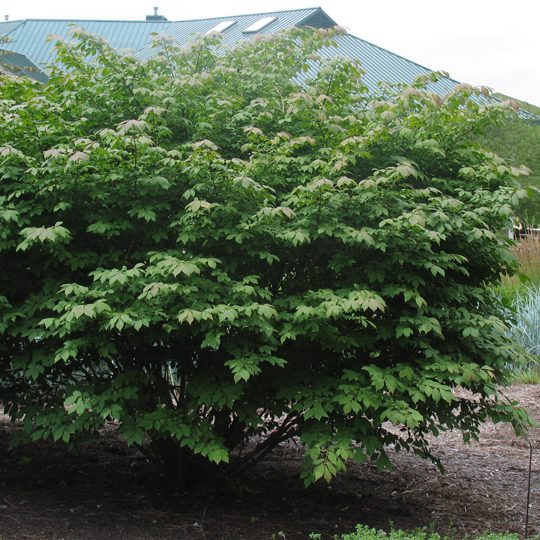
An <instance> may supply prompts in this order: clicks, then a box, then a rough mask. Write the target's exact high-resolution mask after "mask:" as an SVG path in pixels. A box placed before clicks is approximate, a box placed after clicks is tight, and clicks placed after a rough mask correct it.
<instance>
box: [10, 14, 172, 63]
mask: <svg viewBox="0 0 540 540" xmlns="http://www.w3.org/2000/svg"><path fill="white" fill-rule="evenodd" d="M170 24H171V23H170V22H159V21H149V22H146V21H140V22H137V21H86V20H48V19H47V20H44V19H27V20H24V21H9V22H2V23H0V36H1V35H2V34H4V35H7V37H8V39H9V41H8V42H7V43H2V45H1V46H2V48H3V49H7V50H12V51H15V52H17V53H19V54H23V55H25V56H26V57H27V58H28V59H29V60H30V61H31V62H33V63H34V64H36V65H38V66H40V67H41V68H42V69H43V68H45V67H46V65H47V64H50V63H51V62H53V61H54V58H55V51H54V43H53V42H51V41H48V40H47V38H48V37H49V36H60V37H62V38H69V35H70V31H71V30H72V28H73V26H80V27H83V28H84V29H85V30H87V31H88V32H91V33H93V34H98V35H99V36H101V37H103V38H104V39H106V40H107V41H108V42H109V43H110V44H111V45H112V46H113V47H114V48H115V49H132V50H133V52H137V51H139V50H140V49H142V48H143V47H144V46H145V45H146V44H147V43H149V42H150V39H151V33H152V32H161V31H162V30H163V28H164V27H165V26H168V25H170Z"/></svg>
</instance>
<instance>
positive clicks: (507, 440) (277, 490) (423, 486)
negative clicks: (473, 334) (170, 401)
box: [0, 385, 540, 540]
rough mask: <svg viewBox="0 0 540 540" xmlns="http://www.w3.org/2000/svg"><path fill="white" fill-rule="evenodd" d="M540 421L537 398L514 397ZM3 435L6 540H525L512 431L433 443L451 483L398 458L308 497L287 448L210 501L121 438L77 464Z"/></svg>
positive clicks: (536, 512) (523, 445) (108, 434)
mask: <svg viewBox="0 0 540 540" xmlns="http://www.w3.org/2000/svg"><path fill="white" fill-rule="evenodd" d="M507 395H508V396H509V397H510V398H512V399H518V400H519V401H521V403H522V404H523V405H524V406H525V407H526V408H527V409H528V411H529V413H530V414H531V416H533V418H535V419H536V420H537V421H540V386H529V385H515V386H513V387H512V388H510V389H508V391H507ZM7 429H8V426H4V429H2V427H1V426H0V539H1V540H11V539H47V540H53V539H55V540H59V539H65V540H68V539H69V540H71V539H81V540H82V539H92V540H93V539H96V540H102V539H106V540H115V539H130V540H131V539H134V540H139V539H235V540H236V539H271V538H272V537H274V538H281V539H284V538H286V539H288V540H290V539H294V538H307V537H308V534H309V532H320V533H322V538H332V536H333V535H334V534H336V533H339V532H349V531H352V530H353V529H354V526H355V525H356V524H357V523H364V524H367V525H371V526H375V527H381V528H388V527H389V526H391V525H392V524H393V526H394V527H396V528H404V529H414V528H418V527H424V526H427V527H429V528H432V529H434V530H437V531H444V532H447V533H449V534H450V535H451V536H452V537H454V538H464V537H465V536H467V535H473V534H477V533H480V532H486V531H493V532H504V531H513V532H519V533H522V532H523V528H524V523H525V509H526V496H527V474H528V460H529V447H528V443H527V442H526V441H524V440H522V439H516V438H515V437H514V435H513V433H512V431H511V429H510V428H509V427H508V426H499V425H497V426H494V425H491V424H489V425H486V426H485V427H484V428H483V430H482V438H481V441H480V442H479V443H474V444H471V445H464V444H463V442H462V441H461V437H460V435H459V434H458V433H448V434H444V435H443V436H441V437H440V438H439V439H437V440H436V441H435V442H434V448H435V449H436V452H437V455H438V456H439V457H440V458H441V459H442V461H443V464H444V465H445V468H446V473H445V474H444V475H441V474H440V473H439V472H438V471H437V470H436V468H435V467H434V466H433V465H431V464H429V463H427V462H424V461H422V460H420V459H419V458H417V457H415V456H411V455H407V454H403V453H399V454H395V455H393V456H392V458H393V461H394V464H395V469H394V470H392V471H385V472H380V471H377V470H376V468H374V467H373V466H371V465H369V464H365V465H352V466H351V467H350V469H349V471H348V472H347V473H346V474H344V475H342V476H340V477H339V478H337V479H336V480H335V481H334V482H333V483H332V484H330V485H329V486H327V485H322V484H320V485H317V486H314V487H311V488H309V489H305V488H303V485H302V482H301V480H300V479H299V470H300V466H301V462H302V453H301V449H300V448H299V447H297V446H295V445H294V444H293V443H290V444H288V445H286V446H284V447H281V448H279V449H278V451H277V452H275V454H274V455H273V456H271V457H269V458H268V459H267V460H266V461H265V462H263V463H261V464H260V466H258V467H257V468H256V469H255V470H253V471H252V473H251V475H250V476H249V477H248V478H245V479H244V480H243V482H242V484H239V485H238V486H237V487H236V488H234V489H229V490H228V491H224V492H223V493H220V494H218V495H215V496H214V497H212V498H204V499H203V498H194V497H189V496H187V495H185V494H182V493H174V491H171V490H170V489H169V488H165V487H164V485H165V483H164V482H163V478H160V477H159V475H158V474H157V473H156V472H155V471H154V470H153V469H152V467H151V465H149V464H148V463H147V462H146V460H145V459H144V458H143V457H142V456H141V455H140V454H138V453H137V452H136V451H135V450H132V449H128V448H126V447H125V445H123V444H122V443H121V441H119V440H118V438H117V436H116V434H115V431H114V429H113V428H109V429H106V430H104V431H103V433H102V435H101V437H100V438H99V439H98V440H96V441H92V442H89V443H86V444H84V445H83V446H82V448H81V449H80V451H79V452H78V453H77V454H73V453H70V452H68V451H67V449H66V448H65V447H64V446H62V445H59V444H53V443H39V444H36V445H31V446H26V447H23V448H20V449H17V450H14V451H9V450H8V449H7V442H6V440H7V436H6V430H7ZM529 437H530V440H531V441H532V443H533V447H534V453H533V466H532V490H531V506H530V527H529V531H530V533H531V534H533V533H540V482H539V467H540V429H533V430H531V432H530V434H529Z"/></svg>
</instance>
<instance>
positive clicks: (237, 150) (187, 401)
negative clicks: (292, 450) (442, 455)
mask: <svg viewBox="0 0 540 540" xmlns="http://www.w3.org/2000/svg"><path fill="white" fill-rule="evenodd" d="M335 32H336V31H335V30H330V31H311V30H294V31H292V32H289V33H287V34H284V35H280V36H277V37H273V38H271V39H263V40H259V41H253V42H250V43H246V44H245V45H243V46H241V47H238V48H236V49H234V50H227V51H224V50H222V49H221V48H220V45H219V38H218V37H215V36H210V37H205V38H203V39H200V40H199V41H197V42H196V43H195V44H194V45H193V46H192V47H191V48H189V49H183V50H177V49H175V47H174V46H173V45H172V44H171V43H170V42H167V41H165V40H161V41H158V42H157V43H156V46H157V47H158V49H159V54H158V55H157V56H155V57H154V58H152V59H150V60H148V61H147V62H140V61H138V60H136V59H134V58H132V57H129V56H121V55H118V54H117V53H115V52H114V51H113V50H112V49H111V48H110V47H109V46H108V45H107V44H106V43H105V42H103V41H102V40H100V39H98V38H96V37H95V36H91V35H88V34H86V33H85V32H83V31H76V33H75V34H76V35H75V37H76V38H77V39H76V40H75V41H74V42H73V43H58V44H57V51H58V58H59V61H60V64H61V65H60V66H59V67H54V68H53V69H52V74H51V78H50V81H49V82H48V83H47V84H45V85H39V84H37V83H33V82H31V81H29V80H16V79H7V78H5V79H2V82H1V86H0V98H1V100H0V115H1V121H2V130H1V131H0V178H1V183H0V220H1V221H0V223H1V228H0V252H1V257H2V273H1V274H0V295H1V296H0V306H1V308H0V309H1V313H0V315H1V318H0V332H1V333H2V340H1V342H0V392H1V394H0V399H1V401H2V403H3V406H4V408H5V410H6V411H7V412H8V413H9V414H10V415H11V417H12V418H13V419H21V420H23V421H24V430H23V434H22V438H23V439H24V438H26V439H31V440H34V441H35V440H40V439H47V438H52V439H54V440H63V441H65V442H66V443H69V444H75V443H76V442H77V441H79V440H80V439H82V438H84V437H85V436H90V435H92V434H95V433H96V432H97V430H99V428H100V427H101V426H103V424H104V423H105V422H108V421H111V420H113V421H115V422H117V423H118V425H119V430H120V432H121V433H122V434H123V436H124V437H125V439H126V440H127V442H128V443H129V444H136V445H138V446H140V447H141V449H142V450H143V451H144V452H145V453H146V454H147V455H148V456H150V457H152V458H155V459H157V460H159V461H160V462H162V463H163V464H165V465H166V466H167V468H168V470H169V471H170V473H171V475H173V477H174V478H175V479H176V480H177V481H178V482H179V483H180V484H181V485H182V486H187V487H189V486H190V485H193V482H197V481H198V480H200V479H201V478H204V477H212V478H218V477H220V478H221V477H227V476H230V475H233V474H237V473H239V472H241V471H243V470H245V469H246V468H248V467H249V466H250V465H252V464H253V463H255V462H257V460H259V459H261V458H262V457H263V456H264V455H266V454H267V453H268V452H269V451H271V450H272V448H274V447H275V446H276V445H277V444H279V443H280V442H282V441H284V440H286V439H289V438H291V437H299V439H300V440H301V441H302V442H303V443H304V444H305V445H306V448H307V450H306V468H305V481H306V483H310V482H313V481H315V480H318V479H320V478H324V479H327V480H329V479H330V478H332V477H333V476H334V475H335V474H337V473H338V472H339V471H341V470H343V469H344V468H345V464H346V461H347V460H349V459H351V458H352V459H356V460H359V461H362V460H365V459H369V458H370V459H373V460H375V461H376V462H377V463H378V464H379V465H380V466H387V465H389V461H388V458H387V455H386V453H385V447H386V446H387V445H389V444H393V445H395V447H396V448H397V449H398V450H399V449H404V450H408V451H414V452H416V453H418V454H419V455H421V456H423V457H431V458H432V459H435V458H434V456H432V453H431V451H430V447H429V443H428V440H429V439H428V436H429V435H431V434H435V435H437V434H438V433H439V432H440V431H441V430H447V429H452V428H457V429H459V430H462V431H463V433H464V436H465V438H467V439H468V438H471V437H475V436H476V435H477V433H478V429H479V424H480V423H481V422H482V421H484V420H486V419H487V418H492V419H494V420H496V421H508V422H512V423H513V424H514V425H515V426H516V427H518V426H520V425H522V424H523V423H526V422H527V417H526V415H525V414H524V413H523V411H521V409H519V408H518V407H517V406H516V404H515V403H507V402H504V400H502V399H500V398H499V396H498V391H497V385H499V384H501V383H505V382H506V381H507V375H508V373H507V367H506V366H507V365H508V364H509V360H510V358H511V357H512V355H513V354H515V353H514V352H513V349H512V346H511V343H510V342H509V340H508V339H507V338H506V337H505V328H504V326H503V325H502V323H501V321H500V320H499V319H498V318H497V312H498V311H497V309H498V308H497V305H496V304H495V303H494V297H493V294H492V293H491V292H490V289H489V288H487V287H486V286H487V285H489V284H493V283H495V282H496V281H497V280H498V278H499V275H500V274H501V272H512V270H513V268H514V261H513V259H512V257H511V256H510V255H509V252H508V249H507V242H508V241H507V240H505V239H504V238H503V237H502V236H499V235H497V231H499V230H500V229H501V228H502V227H504V226H507V224H508V222H509V219H510V216H511V214H512V210H511V205H512V203H513V202H515V200H516V197H517V196H518V192H517V191H516V188H515V185H516V179H517V177H518V176H519V175H520V170H519V169H516V168H514V167H510V166H507V165H506V164H505V163H504V162H503V161H502V160H501V159H499V158H497V157H496V156H495V155H493V154H490V153H488V152H486V151H484V150H482V148H480V147H479V146H478V145H477V144H476V143H474V142H473V141H474V140H476V139H477V138H478V135H479V133H480V132H481V131H482V130H483V129H484V127H485V126H486V125H488V124H490V123H491V122H492V121H494V120H496V119H497V118H499V117H502V115H503V114H504V111H502V109H501V107H499V106H497V107H494V108H489V107H485V106H483V105H481V104H480V103H481V102H480V100H475V99H474V94H475V93H476V90H474V89H472V88H470V87H466V86H459V87H457V89H456V90H455V91H454V92H452V93H451V94H449V95H447V96H446V97H445V98H441V97H439V96H437V95H435V94H433V93H431V92H430V91H429V85H430V84H432V83H433V82H434V81H435V80H436V79H437V75H436V74H434V75H430V76H427V77H425V78H423V79H422V80H418V81H417V82H416V83H415V84H414V85H412V86H410V87H398V88H395V89H393V90H392V91H390V92H389V91H388V90H385V92H384V94H381V96H379V97H377V96H374V95H370V94H369V93H368V91H367V89H366V87H365V85H364V83H363V82H362V70H361V68H360V67H359V66H358V65H357V64H356V63H354V62H351V61H347V60H344V59H338V60H321V59H320V58H319V57H318V51H319V50H320V49H321V47H329V46H332V43H331V42H332V39H333V35H334V33H335ZM89 57H90V58H92V60H91V61H89V60H88V58H89ZM314 65H318V66H319V68H320V69H318V70H317V71H315V70H314V69H313V66H314ZM298 81H302V82H298ZM471 97H472V98H473V99H471ZM456 387H463V388H466V389H468V390H470V391H471V393H469V394H465V393H459V394H455V393H454V392H453V389H455V388H456ZM248 439H250V441H251V443H250V444H249V445H247V446H246V448H244V449H243V451H237V450H238V449H239V447H242V448H243V445H244V443H245V442H246V441H247V440H248Z"/></svg>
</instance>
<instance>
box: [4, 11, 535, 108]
mask: <svg viewBox="0 0 540 540" xmlns="http://www.w3.org/2000/svg"><path fill="white" fill-rule="evenodd" d="M263 17H275V18H276V19H275V20H274V21H272V22H271V23H270V24H268V25H267V26H264V27H263V28H262V29H261V30H260V31H258V32H252V33H245V32H244V30H245V29H247V28H248V27H249V26H251V25H252V24H254V23H256V22H257V21H259V20H260V19H261V18H263ZM232 20H234V21H236V23H235V24H234V25H232V26H230V27H229V28H227V29H226V30H225V31H224V32H223V41H222V43H223V45H224V46H225V47H230V46H233V45H235V44H238V43H241V42H243V41H245V40H249V39H252V38H253V36H255V35H265V34H272V33H275V32H279V31H281V30H285V29H287V28H292V27H295V26H312V27H316V28H328V27H331V26H335V25H336V22H335V21H334V20H333V19H332V18H331V17H329V16H328V15H327V14H326V13H325V12H324V11H323V10H322V9H321V8H309V9H295V10H288V11H273V12H264V13H257V14H247V15H232V16H226V17H212V18H208V19H195V20H188V21H102V20H48V19H27V20H23V21H7V22H0V47H1V48H2V49H4V51H6V52H5V53H4V55H6V53H7V51H13V52H14V53H17V55H18V56H15V55H14V56H12V57H11V58H12V59H13V61H14V62H16V63H18V65H20V67H23V64H24V66H32V65H35V66H38V67H40V68H41V69H42V70H43V71H44V72H46V66H47V64H50V63H51V62H53V61H54V58H55V51H54V44H53V43H52V42H50V41H47V38H48V37H49V36H50V35H57V36H61V37H62V38H68V37H69V34H70V30H71V27H72V26H80V27H83V28H84V29H85V30H87V31H88V32H91V33H94V34H97V35H99V36H101V37H103V38H104V39H106V40H107V41H108V42H109V43H110V44H111V45H112V46H113V47H114V48H115V49H117V50H122V49H130V50H132V51H134V52H135V53H136V54H137V57H139V58H140V59H143V60H144V59H148V58H150V57H152V56H153V55H154V54H156V52H157V50H156V49H155V48H153V47H152V34H155V33H157V34H160V35H165V36H169V37H170V38H172V39H173V40H174V41H175V42H177V43H178V44H179V45H180V46H183V45H187V44H188V43H190V42H191V41H193V40H194V39H195V38H196V36H197V35H200V34H204V33H206V32H208V31H209V30H211V29H212V28H214V27H215V26H216V25H217V24H219V23H221V22H224V21H232ZM3 35H5V36H7V38H8V39H9V41H8V42H7V43H5V42H3V40H2V36H3ZM335 42H336V47H327V48H325V49H323V50H322V51H321V54H322V55H323V56H325V57H329V58H335V57H336V56H339V57H347V58H352V59H355V60H359V61H360V63H361V64H362V66H363V67H364V69H365V70H366V74H365V78H364V80H365V82H366V84H367V86H368V88H369V89H371V90H375V89H377V87H378V85H379V83H381V82H388V83H410V82H412V81H413V80H414V79H415V78H416V77H417V76H419V75H423V74H427V73H430V72H431V70H430V69H428V68H426V67H424V66H421V65H419V64H417V63H416V62H412V61H411V60H407V59H406V58H403V57H402V56H399V55H398V54H395V53H392V52H390V51H388V50H386V49H383V48H381V47H378V46H377V45H374V44H372V43H369V42H368V41H365V40H363V39H360V38H358V37H355V36H351V35H339V36H337V37H336V38H335ZM25 57H26V58H25ZM0 62H1V58H0ZM8 69H9V66H8ZM314 69H315V67H314ZM34 78H36V77H35V76H34ZM456 84H458V82H457V81H454V80H452V79H450V78H442V79H441V80H439V82H437V83H436V84H433V85H431V89H432V90H433V91H435V92H437V93H439V94H445V93H447V92H448V91H450V90H452V88H454V87H455V85H456ZM480 99H481V100H484V98H483V96H481V97H480ZM493 100H496V98H493ZM521 115H522V116H524V117H528V118H532V119H538V117H536V116H535V115H532V114H530V113H526V111H523V110H522V111H521Z"/></svg>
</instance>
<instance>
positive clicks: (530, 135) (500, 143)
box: [481, 94, 540, 227]
mask: <svg viewBox="0 0 540 540" xmlns="http://www.w3.org/2000/svg"><path fill="white" fill-rule="evenodd" d="M495 95H496V97H498V98H499V99H502V100H508V99H510V98H508V96H504V95H502V94H495ZM514 101H515V100H514ZM516 103H517V105H518V106H519V107H520V108H521V109H523V110H524V111H527V112H529V113H531V114H534V115H536V116H538V117H539V118H540V107H535V106H534V105H530V104H529V103H525V102H522V101H517V102H516ZM481 141H482V143H483V144H484V145H485V146H487V147H489V148H491V149H492V150H493V151H494V152H496V153H497V154H498V155H500V156H501V157H503V158H505V159H506V160H507V162H508V163H511V164H512V165H516V166H519V165H521V164H524V165H526V166H527V167H528V168H529V169H530V170H531V173H530V175H528V176H527V177H526V178H524V179H523V180H522V185H523V187H524V189H525V190H526V191H527V194H528V197H527V198H525V199H523V200H522V201H521V202H520V204H519V205H518V207H517V208H516V217H517V219H518V220H519V221H520V223H521V224H522V225H524V226H525V227H538V226H540V193H539V192H538V189H539V188H540V120H538V121H535V120H531V119H526V118H520V117H518V116H517V115H516V114H511V115H509V116H508V117H507V118H506V120H505V121H504V122H503V123H502V124H497V125H493V126H490V127H489V128H488V129H487V130H486V132H485V133H484V134H483V136H482V137H481Z"/></svg>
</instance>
